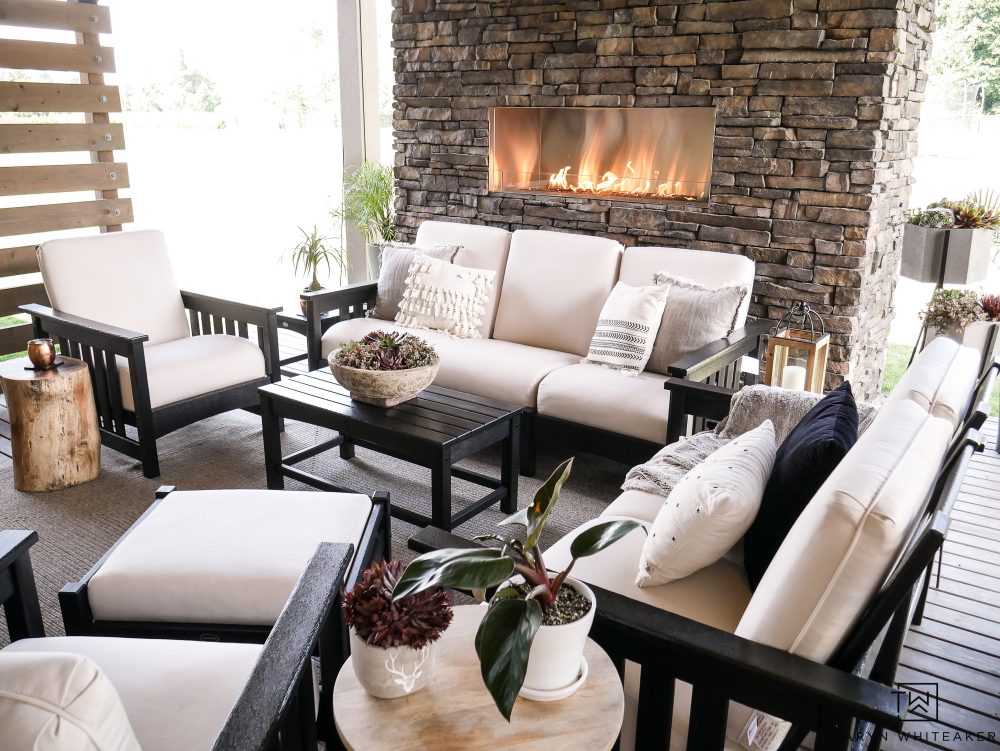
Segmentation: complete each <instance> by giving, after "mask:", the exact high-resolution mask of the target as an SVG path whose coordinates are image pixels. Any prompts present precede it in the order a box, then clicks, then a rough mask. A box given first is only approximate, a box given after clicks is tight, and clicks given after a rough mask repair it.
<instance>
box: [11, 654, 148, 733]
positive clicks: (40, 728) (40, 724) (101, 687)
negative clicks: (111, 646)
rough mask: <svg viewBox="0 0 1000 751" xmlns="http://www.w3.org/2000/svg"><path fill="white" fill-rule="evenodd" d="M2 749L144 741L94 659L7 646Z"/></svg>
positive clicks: (112, 686)
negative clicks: (134, 731)
mask: <svg viewBox="0 0 1000 751" xmlns="http://www.w3.org/2000/svg"><path fill="white" fill-rule="evenodd" d="M35 641H36V642H37V641H38V640H35ZM0 748H4V749H9V750H10V751H18V750H19V749H31V750H32V751H139V742H138V741H137V740H136V738H135V734H134V733H133V732H132V726H131V724H129V720H128V715H127V714H126V713H125V707H123V706H122V701H121V699H120V698H119V696H118V692H117V691H115V687H114V685H112V683H111V681H110V679H109V678H108V677H107V676H106V675H105V674H104V672H103V671H102V670H101V668H100V667H98V665H97V664H96V663H95V662H94V661H93V660H91V659H89V658H87V657H84V656H82V655H76V654H67V653H60V652H52V653H41V654H35V653H32V652H17V651H14V650H3V651H0Z"/></svg>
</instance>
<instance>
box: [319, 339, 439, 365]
mask: <svg viewBox="0 0 1000 751" xmlns="http://www.w3.org/2000/svg"><path fill="white" fill-rule="evenodd" d="M333 359H334V362H336V363H337V364H338V365H344V366H346V367H348V368H360V369H361V370H406V369H408V368H420V367H423V366H425V365H433V364H434V363H436V362H437V361H438V355H437V352H435V351H434V348H433V347H432V346H431V345H429V344H428V343H427V342H426V341H424V340H423V339H421V338H420V337H418V336H413V335H411V334H402V333H400V332H398V331H372V332H371V333H370V334H367V335H366V336H364V337H363V338H362V339H361V341H350V342H347V343H346V344H344V345H342V346H341V347H340V349H338V350H337V351H336V353H335V354H334V356H333Z"/></svg>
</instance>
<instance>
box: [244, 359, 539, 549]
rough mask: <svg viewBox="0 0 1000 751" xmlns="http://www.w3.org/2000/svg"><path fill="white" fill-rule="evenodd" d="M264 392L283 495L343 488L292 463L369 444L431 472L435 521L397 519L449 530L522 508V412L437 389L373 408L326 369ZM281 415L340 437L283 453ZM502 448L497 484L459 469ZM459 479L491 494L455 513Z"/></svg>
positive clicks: (409, 516) (271, 482)
mask: <svg viewBox="0 0 1000 751" xmlns="http://www.w3.org/2000/svg"><path fill="white" fill-rule="evenodd" d="M258 392H259V394H260V414H261V421H262V423H263V427H264V464H265V468H266V470H267V487H268V488H271V489H273V490H280V489H282V488H284V486H285V478H286V477H290V478H293V479H295V480H298V481H299V482H303V483H305V484H307V485H311V486H313V487H316V488H320V489H322V490H333V491H341V490H345V488H342V487H340V486H338V485H336V484H335V483H334V482H332V481H331V480H328V479H326V478H323V477H319V476H317V475H314V474H312V473H310V472H306V471H304V470H302V469H298V468H296V467H295V466H293V465H295V464H297V463H299V462H301V461H304V460H306V459H309V458H311V457H314V456H316V455H317V454H320V453H322V452H324V451H328V450H329V449H331V448H334V447H337V446H339V447H340V456H341V457H342V458H344V459H352V458H354V447H355V446H363V447H364V448H368V449H371V450H373V451H378V452H380V453H383V454H387V455H388V456H393V457H396V458H397V459H403V460H405V461H408V462H412V463H413V464H418V465H420V466H421V467H427V468H429V469H430V470H431V515H430V516H425V515H423V514H418V513H416V512H413V511H410V510H408V509H404V508H400V507H399V506H397V505H393V506H392V515H393V516H395V517H398V518H399V519H402V520H404V521H407V522H410V523H411V524H418V525H421V526H426V525H428V524H432V525H434V526H435V527H439V528H441V529H446V530H450V529H452V528H454V527H456V526H458V525H459V524H461V523H462V522H464V521H467V520H468V519H471V518H472V517H473V516H475V515H476V514H478V513H480V512H481V511H483V510H484V509H486V508H488V507H489V506H492V505H493V504H494V503H497V502H499V503H500V509H501V510H502V511H503V512H504V513H508V514H512V513H514V512H515V511H516V510H517V477H518V469H519V467H518V463H519V456H518V446H519V444H518V433H519V431H520V428H521V411H522V410H521V407H518V406H515V405H513V404H505V403H503V402H498V401H495V400H493V399H484V398H483V397H479V396H473V395H472V394H466V393H463V392H461V391H454V390H452V389H445V388H439V387H437V386H431V387H430V388H428V389H425V390H424V391H422V392H421V393H420V394H419V395H418V396H417V397H416V398H415V399H411V400H410V401H408V402H404V403H403V404H400V405H397V406H395V407H389V408H384V407H375V406H372V405H370V404H363V403H361V402H355V401H352V400H351V397H350V395H349V394H348V392H347V389H345V388H344V387H343V386H341V385H340V384H339V383H337V381H336V380H335V379H334V377H333V374H332V373H330V371H328V370H314V371H312V372H310V373H306V374H304V375H299V376H295V377H294V378H287V379H283V380H281V381H279V382H278V383H272V384H268V385H267V386H262V387H260V389H258ZM282 418H285V419H289V420H299V421H301V422H306V423H310V424H312V425H318V426H321V427H324V428H329V429H331V430H335V431H337V433H338V434H339V435H337V436H336V437H335V438H332V439H330V440H328V441H323V442H322V443H319V444H317V445H316V446H310V447H309V448H306V449H302V450H300V451H296V452H294V453H292V454H289V455H287V456H282V455H281V441H280V435H281V434H280V425H281V419H282ZM497 443H500V444H502V446H503V448H502V452H503V458H502V460H501V468H500V479H499V480H495V479H493V478H492V477H487V476H486V475H482V474H479V473H478V472H470V471H469V470H466V469H461V468H458V467H455V462H458V461H460V460H462V459H465V458H466V457H469V456H472V455H473V454H476V453H478V452H479V451H481V450H483V449H485V448H487V447H488V446H492V445H494V444H497ZM453 477H456V478H459V479H461V480H467V481H469V482H473V483H476V484H478V485H482V486H484V487H486V488H489V489H490V492H488V493H487V494H486V495H485V496H484V497H483V498H481V499H480V500H478V501H476V502H475V503H473V504H471V505H470V506H468V507H467V508H464V509H462V510H461V511H458V512H457V513H453V512H452V508H451V480H452V478H453Z"/></svg>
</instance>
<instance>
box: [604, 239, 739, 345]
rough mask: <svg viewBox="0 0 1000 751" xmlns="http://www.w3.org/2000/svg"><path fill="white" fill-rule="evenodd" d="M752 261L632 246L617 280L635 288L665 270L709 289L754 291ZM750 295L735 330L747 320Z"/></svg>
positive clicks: (727, 255)
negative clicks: (734, 286) (734, 287)
mask: <svg viewBox="0 0 1000 751" xmlns="http://www.w3.org/2000/svg"><path fill="white" fill-rule="evenodd" d="M755 268H756V266H755V264H754V262H753V261H751V260H750V259H749V258H747V257H745V256H740V255H736V254H735V253H717V252H715V251H711V250H694V249H692V248H660V247H633V248H625V252H624V254H623V255H622V264H621V271H620V272H619V274H618V279H619V280H620V281H623V282H625V284H631V285H634V286H642V285H644V284H652V282H653V274H655V273H656V272H658V271H665V272H667V273H668V274H670V275H672V276H679V277H684V278H686V279H690V280H691V281H693V282H697V283H698V284H701V285H703V286H705V287H708V288H709V289H719V288H720V287H726V286H728V285H730V284H744V285H746V287H747V289H749V290H752V289H753V281H754V270H755ZM750 298H751V295H746V296H745V297H744V298H743V302H742V304H741V305H740V309H739V312H738V313H737V315H736V327H737V328H739V327H740V326H742V325H743V323H744V322H745V321H746V317H747V311H749V310H750Z"/></svg>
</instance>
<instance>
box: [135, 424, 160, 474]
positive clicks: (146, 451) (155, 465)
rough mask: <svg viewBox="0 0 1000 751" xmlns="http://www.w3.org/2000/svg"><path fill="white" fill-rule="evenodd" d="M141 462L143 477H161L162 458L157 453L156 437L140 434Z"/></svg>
mask: <svg viewBox="0 0 1000 751" xmlns="http://www.w3.org/2000/svg"><path fill="white" fill-rule="evenodd" d="M139 461H140V462H141V463H142V474H143V477H148V478H149V479H153V478H155V477H159V476H160V456H159V454H158V453H157V451H156V438H155V436H152V435H144V434H143V433H141V432H140V433H139Z"/></svg>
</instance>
